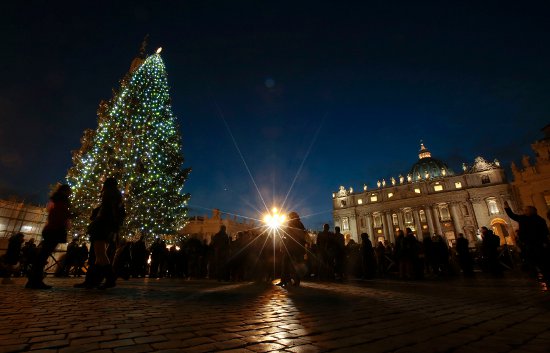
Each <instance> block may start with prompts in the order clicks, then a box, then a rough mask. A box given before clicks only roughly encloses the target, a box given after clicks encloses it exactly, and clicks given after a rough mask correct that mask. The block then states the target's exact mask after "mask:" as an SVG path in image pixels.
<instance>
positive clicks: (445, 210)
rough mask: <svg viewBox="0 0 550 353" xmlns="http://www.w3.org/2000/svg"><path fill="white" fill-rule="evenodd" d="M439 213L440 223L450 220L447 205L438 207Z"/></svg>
mask: <svg viewBox="0 0 550 353" xmlns="http://www.w3.org/2000/svg"><path fill="white" fill-rule="evenodd" d="M439 213H440V214H441V220H442V221H448V220H450V219H451V215H450V214H449V208H448V207H447V205H442V206H439Z"/></svg>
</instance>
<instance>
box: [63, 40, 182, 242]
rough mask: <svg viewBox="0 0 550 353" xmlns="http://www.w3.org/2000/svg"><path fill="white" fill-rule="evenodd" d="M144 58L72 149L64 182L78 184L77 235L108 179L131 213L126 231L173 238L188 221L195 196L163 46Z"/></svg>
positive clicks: (142, 53) (74, 202)
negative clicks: (185, 163)
mask: <svg viewBox="0 0 550 353" xmlns="http://www.w3.org/2000/svg"><path fill="white" fill-rule="evenodd" d="M145 45H146V42H145V41H144V43H143V45H142V47H141V51H140V56H139V57H137V58H135V59H134V61H133V62H132V65H131V68H130V71H129V72H128V73H127V74H126V75H125V76H124V77H123V79H122V80H121V85H120V89H119V91H118V92H113V98H112V99H111V100H110V101H108V102H104V101H102V102H101V103H100V104H99V109H98V111H97V115H98V127H97V129H96V130H86V131H85V132H84V136H83V137H82V139H81V142H82V147H81V148H80V150H78V151H74V152H73V167H71V168H70V169H69V171H68V175H67V181H68V183H69V185H70V186H71V189H72V190H73V194H72V200H71V201H72V206H73V208H74V210H73V211H74V213H75V214H76V218H75V219H74V220H73V233H75V234H79V235H81V236H82V235H84V234H85V231H86V227H87V225H88V223H89V218H90V214H91V212H92V210H93V208H94V207H96V206H97V205H98V204H99V201H100V191H101V186H102V184H103V181H104V180H105V179H106V178H107V177H111V176H113V177H116V178H117V179H118V185H119V189H120V190H121V191H122V193H123V197H124V201H125V207H126V219H125V222H124V225H123V228H122V235H123V236H126V237H136V236H139V235H145V236H147V237H152V236H163V237H165V238H167V239H168V240H170V239H172V238H173V236H174V235H175V234H176V232H177V231H178V230H179V229H181V228H182V227H183V226H184V225H185V222H186V215H187V202H188V200H189V197H190V195H189V194H185V193H184V192H183V186H184V183H185V181H186V179H187V177H188V175H189V172H190V169H189V168H187V169H184V168H183V161H184V159H183V155H182V152H181V136H180V133H179V130H178V126H177V123H176V117H175V116H174V114H173V113H172V107H171V103H170V95H169V92H168V81H167V75H166V68H165V66H164V62H163V61H162V59H161V56H160V48H159V49H158V50H157V52H156V53H155V54H153V55H150V56H147V57H146V55H145Z"/></svg>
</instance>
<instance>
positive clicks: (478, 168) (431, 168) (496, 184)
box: [332, 144, 516, 244]
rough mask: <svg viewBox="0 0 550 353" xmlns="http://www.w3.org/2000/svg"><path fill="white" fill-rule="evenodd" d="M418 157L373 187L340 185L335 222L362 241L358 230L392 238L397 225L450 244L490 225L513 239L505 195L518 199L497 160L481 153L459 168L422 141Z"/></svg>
mask: <svg viewBox="0 0 550 353" xmlns="http://www.w3.org/2000/svg"><path fill="white" fill-rule="evenodd" d="M418 157H419V160H418V161H417V162H416V163H415V164H414V165H413V166H412V167H411V169H410V170H409V171H407V172H406V173H404V174H402V175H399V176H397V177H391V178H390V179H389V180H385V179H383V180H381V181H378V183H377V185H376V188H374V189H372V190H370V189H368V187H367V186H366V185H364V186H363V189H362V190H360V191H354V189H353V188H351V187H350V188H348V189H346V188H345V187H344V186H340V189H339V190H338V191H337V192H334V193H333V195H332V199H333V218H334V224H335V226H338V227H340V229H341V231H342V233H343V234H344V235H345V236H346V238H347V239H354V240H355V241H357V242H359V241H360V236H359V235H360V234H361V233H367V234H369V236H370V239H371V240H372V241H373V242H376V241H386V242H391V243H394V242H395V234H396V232H397V231H398V230H400V229H402V230H405V228H411V229H412V230H413V232H414V233H415V234H416V236H417V238H419V239H422V238H423V237H426V236H432V235H434V234H440V235H443V236H444V237H445V238H446V239H447V241H448V242H449V244H452V243H454V241H455V239H456V238H457V236H458V234H459V233H463V234H464V236H465V237H466V238H467V239H468V240H469V241H470V243H471V244H475V243H476V242H477V241H479V240H480V238H479V228H480V227H482V226H486V227H488V228H489V229H491V228H492V229H493V230H494V232H495V233H496V234H497V235H498V236H499V237H500V238H501V243H508V244H512V243H513V237H511V236H510V235H512V234H513V232H514V229H513V228H512V224H511V220H510V219H509V218H508V216H507V215H506V213H505V212H504V201H508V202H509V203H510V204H511V205H512V207H513V208H514V206H515V205H516V204H515V202H514V197H513V192H512V188H511V186H510V185H509V184H508V182H507V180H506V176H505V173H504V170H503V168H502V167H501V165H500V163H499V162H498V160H495V161H493V162H490V161H487V160H485V159H484V158H482V157H477V158H475V160H474V163H473V164H472V165H470V166H469V165H467V164H465V163H464V164H463V166H462V172H461V173H456V174H455V173H454V172H453V171H452V170H451V169H450V168H449V167H448V166H447V164H446V163H444V162H443V161H441V160H439V159H436V158H433V157H432V155H431V152H430V151H429V150H428V149H427V148H426V147H425V146H424V145H423V144H421V146H420V151H419V154H418Z"/></svg>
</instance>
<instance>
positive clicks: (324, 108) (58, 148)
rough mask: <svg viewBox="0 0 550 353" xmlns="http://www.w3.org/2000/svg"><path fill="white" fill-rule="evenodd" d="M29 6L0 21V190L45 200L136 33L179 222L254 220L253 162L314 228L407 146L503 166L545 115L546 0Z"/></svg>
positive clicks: (386, 170)
mask: <svg viewBox="0 0 550 353" xmlns="http://www.w3.org/2000/svg"><path fill="white" fill-rule="evenodd" d="M12 3H15V1H12ZM25 3H26V4H11V5H7V4H2V11H1V15H0V16H1V22H0V28H1V30H2V34H3V36H2V39H3V43H2V56H1V59H0V73H1V74H2V84H1V85H0V115H1V119H0V196H2V197H8V196H9V195H16V196H18V197H19V198H20V199H25V200H26V201H31V202H39V203H45V201H46V200H47V195H48V192H49V185H50V184H54V183H55V182H57V181H63V180H64V176H65V175H66V172H67V169H68V168H69V167H70V166H71V151H72V150H76V149H78V148H79V147H80V138H81V137H82V133H83V131H84V129H86V128H94V129H95V128H96V127H97V120H96V119H97V116H96V110H97V107H98V104H99V102H100V100H102V99H104V100H108V99H110V98H111V97H112V90H111V89H112V88H117V87H118V82H119V80H120V79H121V78H122V76H123V75H124V74H125V73H126V72H127V71H128V69H129V67H130V62H131V61H132V59H133V58H134V57H135V56H136V55H137V53H138V51H139V47H140V44H141V41H142V40H143V38H144V36H145V34H149V36H150V40H149V47H148V52H149V53H152V52H154V50H155V49H156V48H157V47H159V46H162V47H163V52H162V57H163V59H164V61H165V64H166V66H167V70H168V75H169V77H168V81H169V84H170V86H171V97H172V103H173V111H174V113H175V114H176V116H177V117H178V120H179V124H180V127H181V131H182V135H183V153H184V156H185V158H186V162H185V166H186V167H192V168H193V172H192V173H191V175H190V177H189V179H188V181H187V184H186V187H185V191H186V192H189V193H191V195H192V196H191V201H190V213H191V214H192V215H203V214H210V211H209V210H210V209H212V208H219V209H221V210H222V212H229V213H233V214H239V215H244V216H249V217H259V216H258V212H259V211H260V210H264V209H265V208H264V206H263V205H262V201H261V200H260V198H259V196H258V192H257V190H256V186H255V185H254V183H253V182H252V180H251V177H250V175H249V172H248V170H249V171H250V174H251V175H252V176H253V178H254V180H255V183H256V185H257V189H258V190H259V191H260V192H261V194H262V196H263V199H264V200H265V202H266V204H267V205H268V206H270V207H271V206H274V205H280V204H281V203H282V201H283V200H284V199H285V197H286V195H287V194H288V199H287V202H286V204H285V206H286V207H285V208H286V209H288V210H295V211H297V212H298V213H299V214H300V215H302V216H308V217H304V219H303V220H304V223H305V224H306V226H308V227H311V228H315V229H319V228H320V227H321V225H322V223H324V222H331V220H332V215H331V210H332V200H331V194H332V192H333V191H336V190H337V189H338V186H339V185H345V186H346V188H349V186H353V187H354V188H355V189H357V190H359V189H361V188H362V185H363V183H367V184H368V185H369V187H370V188H374V187H375V184H376V181H377V180H378V179H382V178H386V180H389V178H390V177H391V176H395V177H397V175H398V174H400V173H401V174H404V175H405V174H406V173H407V172H408V171H409V169H410V167H411V166H412V164H413V163H415V162H416V160H417V159H418V156H417V152H418V149H419V142H420V140H423V141H424V143H425V145H426V146H427V147H428V148H429V149H430V150H431V151H432V155H433V157H436V158H439V159H442V160H443V161H445V162H447V163H448V164H449V166H450V167H451V168H452V169H453V170H454V171H455V172H460V171H461V169H460V166H461V164H462V162H468V163H472V162H473V160H474V158H475V157H476V156H478V155H482V156H483V157H485V158H486V159H491V160H492V159H494V158H498V159H499V160H500V161H501V162H502V163H503V165H504V166H505V167H506V168H507V169H508V170H509V168H510V163H511V162H512V161H516V163H519V162H520V160H521V156H522V155H523V154H526V153H531V152H530V151H531V150H530V143H532V142H533V141H534V140H536V139H539V138H541V137H542V136H543V135H542V133H541V131H540V129H541V128H542V127H544V126H545V125H546V124H547V123H549V122H550V120H549V119H548V118H549V117H550V96H549V92H550V21H549V20H548V18H550V13H549V10H550V3H549V2H548V1H541V2H518V1H514V2H509V3H507V2H503V1H499V2H482V3H483V5H480V4H478V3H481V2H468V3H467V4H465V3H466V2H454V4H451V3H450V2H441V1H440V2H434V3H427V2H416V1H407V2H403V3H398V2H394V1H384V2H380V3H370V4H362V5H358V3H363V2H358V1H357V2H355V4H354V3H352V2H350V3H347V4H344V2H342V1H334V2H322V1H314V2H313V1H312V2H298V1H295V2H288V3H285V2H280V1H275V2H274V1H269V2H268V1H251V2H240V1H231V2H229V1H224V2H222V1H220V2H213V1H192V2H188V1H185V2H183V1H179V2H176V1H164V2H161V1H149V2H147V3H146V2H144V1H134V2H116V4H109V3H107V2H105V3H102V2H99V1H97V2H96V1H80V2H78V3H79V4H74V3H76V2H66V3H65V4H61V2H59V4H56V3H57V2H53V1H49V2H46V1H40V2H38V1H35V2H25ZM176 3H177V4H176ZM365 3H366V2H365ZM226 124H227V126H226ZM231 134H232V135H233V137H234V141H235V142H236V144H235V143H234V142H233V139H232V136H231ZM237 146H238V149H240V152H241V153H242V156H243V157H244V161H245V162H246V165H245V164H244V163H243V160H242V159H241V156H240V154H239V151H238V149H237ZM247 168H248V170H247ZM298 172H299V173H298ZM291 186H293V187H292V189H291V190H290V188H291ZM289 190H290V192H289Z"/></svg>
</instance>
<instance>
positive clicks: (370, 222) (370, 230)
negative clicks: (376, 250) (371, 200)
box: [366, 213, 376, 241]
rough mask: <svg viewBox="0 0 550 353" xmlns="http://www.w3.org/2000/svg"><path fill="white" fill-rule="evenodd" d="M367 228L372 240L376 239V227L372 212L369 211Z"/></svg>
mask: <svg viewBox="0 0 550 353" xmlns="http://www.w3.org/2000/svg"><path fill="white" fill-rule="evenodd" d="M366 218H367V230H368V232H369V236H370V238H371V240H372V241H374V239H375V237H376V234H374V228H373V227H372V214H370V213H367V215H366Z"/></svg>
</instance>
